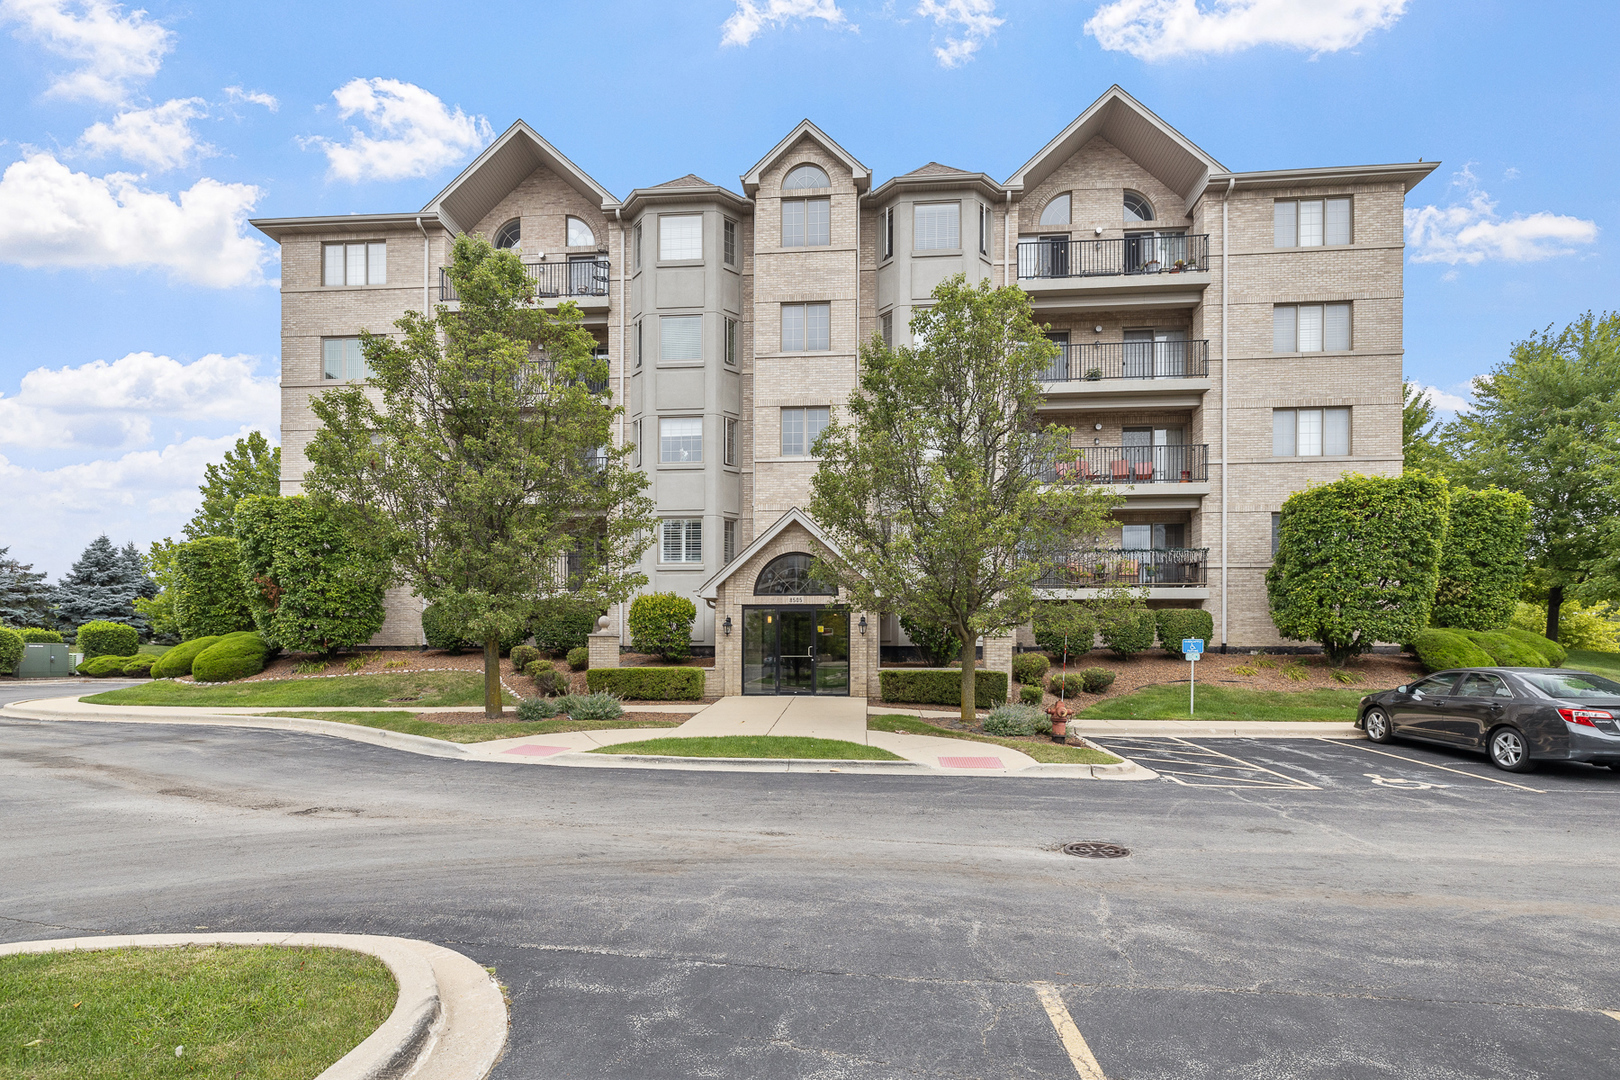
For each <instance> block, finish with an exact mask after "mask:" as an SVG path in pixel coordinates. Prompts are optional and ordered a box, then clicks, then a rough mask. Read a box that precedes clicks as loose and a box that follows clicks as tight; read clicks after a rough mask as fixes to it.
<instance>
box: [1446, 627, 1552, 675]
mask: <svg viewBox="0 0 1620 1080" xmlns="http://www.w3.org/2000/svg"><path fill="white" fill-rule="evenodd" d="M1455 632H1456V633H1458V634H1461V635H1462V636H1463V637H1465V638H1467V639H1468V640H1469V641H1472V642H1473V643H1474V644H1475V645H1478V646H1479V647H1480V648H1482V649H1484V650H1485V651H1486V652H1488V653H1490V654H1491V662H1492V663H1493V664H1495V665H1496V666H1497V667H1541V666H1542V665H1543V664H1544V663H1545V662H1546V661H1545V660H1544V659H1543V658H1542V655H1541V653H1539V652H1537V651H1536V650H1535V649H1534V648H1533V647H1531V646H1529V645H1526V644H1525V643H1524V642H1522V641H1520V640H1519V639H1517V638H1515V637H1513V636H1511V635H1509V634H1504V633H1501V632H1499V631H1496V630H1457V631H1455Z"/></svg>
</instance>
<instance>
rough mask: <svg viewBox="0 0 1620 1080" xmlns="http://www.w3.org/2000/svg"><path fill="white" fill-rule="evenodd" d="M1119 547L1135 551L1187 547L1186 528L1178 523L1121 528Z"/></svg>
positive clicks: (1125, 526)
mask: <svg viewBox="0 0 1620 1080" xmlns="http://www.w3.org/2000/svg"><path fill="white" fill-rule="evenodd" d="M1121 532H1122V534H1123V535H1122V536H1121V545H1120V546H1121V547H1125V548H1130V549H1132V550H1136V551H1149V550H1156V551H1164V550H1167V549H1169V548H1179V547H1186V546H1187V526H1186V525H1184V524H1181V523H1179V522H1164V523H1162V524H1153V525H1124V526H1121Z"/></svg>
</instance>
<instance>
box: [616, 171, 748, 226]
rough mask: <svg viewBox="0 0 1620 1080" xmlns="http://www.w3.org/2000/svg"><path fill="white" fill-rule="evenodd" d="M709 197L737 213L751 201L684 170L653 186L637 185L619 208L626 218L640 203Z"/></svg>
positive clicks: (635, 212) (695, 199) (701, 200)
mask: <svg viewBox="0 0 1620 1080" xmlns="http://www.w3.org/2000/svg"><path fill="white" fill-rule="evenodd" d="M710 200H712V201H714V202H718V203H723V204H725V205H726V206H728V207H730V208H731V209H732V210H733V211H735V212H736V213H739V214H746V213H748V212H749V211H750V210H751V209H752V208H753V205H754V204H753V202H752V201H750V200H748V199H745V198H743V197H742V196H741V195H739V194H737V193H736V192H735V191H730V190H728V189H726V188H723V187H721V186H720V185H719V184H711V183H709V182H708V181H707V180H705V179H703V177H701V176H698V175H697V174H696V173H687V174H686V175H685V176H682V177H677V178H676V179H674V180H666V181H665V182H664V183H662V184H655V185H653V186H652V187H645V188H636V189H635V190H634V191H632V192H631V193H630V194H628V195H626V196H625V197H624V202H623V203H622V204H620V209H621V210H623V211H624V216H625V217H626V218H633V217H635V216H636V215H637V214H639V213H641V211H642V208H643V207H646V206H649V205H655V204H668V203H693V202H704V201H710Z"/></svg>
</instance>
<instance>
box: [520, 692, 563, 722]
mask: <svg viewBox="0 0 1620 1080" xmlns="http://www.w3.org/2000/svg"><path fill="white" fill-rule="evenodd" d="M556 715H557V703H556V702H555V701H553V700H551V699H550V698H547V697H531V698H524V699H523V700H522V701H520V702H518V703H517V717H518V719H519V720H521V721H522V722H523V723H525V724H536V723H539V722H540V721H541V720H550V719H551V718H552V717H554V716H556Z"/></svg>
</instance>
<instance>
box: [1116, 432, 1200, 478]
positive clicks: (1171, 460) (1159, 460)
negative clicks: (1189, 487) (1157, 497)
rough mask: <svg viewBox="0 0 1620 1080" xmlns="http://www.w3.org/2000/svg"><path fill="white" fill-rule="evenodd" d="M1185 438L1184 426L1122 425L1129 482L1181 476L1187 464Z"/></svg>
mask: <svg viewBox="0 0 1620 1080" xmlns="http://www.w3.org/2000/svg"><path fill="white" fill-rule="evenodd" d="M1185 440H1186V429H1185V428H1179V427H1128V428H1126V429H1125V430H1124V432H1123V433H1122V437H1121V440H1120V441H1121V442H1122V443H1123V444H1124V447H1125V450H1124V456H1125V460H1126V461H1127V462H1128V463H1129V465H1130V478H1131V482H1132V483H1137V484H1145V483H1151V482H1154V481H1159V482H1170V481H1173V480H1180V479H1182V473H1183V472H1184V471H1186V470H1187V469H1188V468H1189V466H1188V464H1187V452H1186V446H1185Z"/></svg>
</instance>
